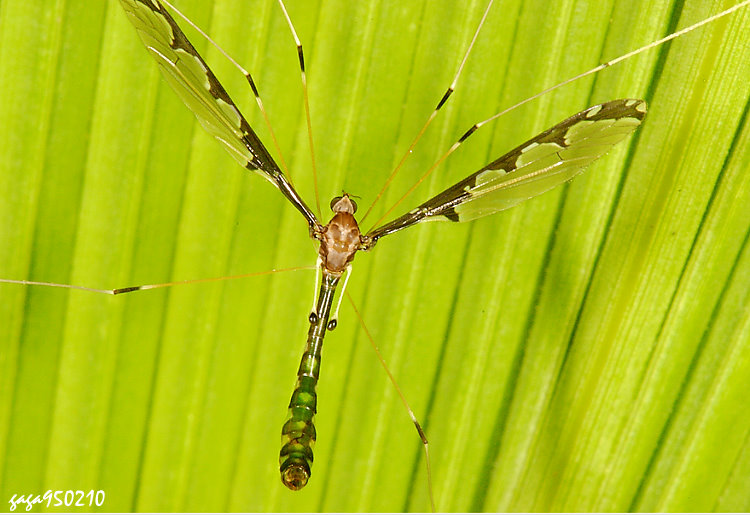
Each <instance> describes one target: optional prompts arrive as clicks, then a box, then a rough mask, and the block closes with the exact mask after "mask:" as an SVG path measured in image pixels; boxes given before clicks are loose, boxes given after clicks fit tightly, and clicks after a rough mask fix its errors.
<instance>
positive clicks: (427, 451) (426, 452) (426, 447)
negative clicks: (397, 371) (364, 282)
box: [346, 292, 435, 512]
mask: <svg viewBox="0 0 750 515" xmlns="http://www.w3.org/2000/svg"><path fill="white" fill-rule="evenodd" d="M346 298H347V299H349V303H350V304H351V305H352V309H354V313H355V314H356V315H357V320H359V325H361V326H362V329H363V330H364V332H365V334H366V335H367V339H368V340H369V342H370V345H371V346H372V349H373V350H374V351H375V354H376V355H377V356H378V360H379V361H380V364H381V365H382V366H383V369H384V370H385V373H386V374H388V379H389V380H390V381H391V384H393V387H394V388H395V389H396V393H398V396H399V398H400V399H401V403H402V404H403V405H404V408H405V409H406V412H407V413H408V414H409V418H410V419H411V421H412V423H413V424H414V427H415V428H416V430H417V433H418V434H419V439H420V440H422V445H423V446H424V459H425V464H426V465H427V489H428V491H429V492H430V507H431V508H432V511H433V512H434V511H435V495H434V494H433V492H432V466H431V465H430V444H429V442H428V441H427V435H426V434H425V432H424V430H423V429H422V426H421V425H420V423H419V420H417V416H416V415H414V410H412V409H411V406H409V403H408V402H407V400H406V397H405V396H404V393H403V392H402V391H401V388H400V387H399V386H398V383H397V382H396V379H395V378H394V377H393V374H391V371H390V370H389V369H388V365H387V364H386V363H385V359H383V355H382V354H381V353H380V349H378V346H377V344H376V343H375V339H374V338H373V337H372V334H370V330H369V329H367V326H366V325H365V321H364V319H363V318H362V315H361V314H360V312H359V310H358V309H357V306H356V305H355V304H354V300H353V299H352V296H351V295H349V293H348V292H346Z"/></svg>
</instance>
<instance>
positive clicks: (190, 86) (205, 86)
mask: <svg viewBox="0 0 750 515" xmlns="http://www.w3.org/2000/svg"><path fill="white" fill-rule="evenodd" d="M120 3H121V4H122V6H123V8H124V9H125V12H126V13H127V15H128V19H129V20H130V22H131V23H132V24H133V26H134V27H135V29H136V31H137V32H138V36H139V37H140V38H141V41H142V42H143V44H144V45H145V46H146V49H147V50H148V51H149V53H150V54H151V56H152V57H153V58H154V60H155V61H156V62H157V64H158V65H159V69H160V70H161V71H162V74H163V75H164V77H165V78H166V80H167V82H168V83H169V85H170V86H171V87H172V89H173V90H174V91H175V92H176V93H177V95H178V96H179V97H180V99H182V101H183V102H184V103H185V105H186V106H187V107H188V108H189V109H190V110H191V111H192V112H193V113H194V114H195V116H196V117H197V118H198V121H199V122H200V123H201V125H202V126H203V128H205V129H206V131H208V133H209V134H211V135H212V136H214V137H215V138H216V139H217V140H219V142H221V144H222V145H223V146H224V148H226V149H227V151H228V152H229V153H230V154H231V155H232V157H234V158H235V159H236V160H237V161H238V162H239V163H240V164H241V165H242V166H244V167H245V168H247V169H248V170H252V171H254V172H256V173H258V174H259V175H260V176H261V177H263V178H264V179H267V180H268V181H270V182H271V183H272V184H273V185H274V186H276V187H277V188H279V190H281V192H282V193H283V194H284V196H286V197H287V199H289V201H290V202H292V204H293V205H294V206H295V207H296V208H297V209H298V210H299V211H300V212H301V213H302V214H303V215H304V216H305V218H306V219H307V221H308V223H309V224H310V225H317V223H318V222H317V220H316V218H315V215H313V213H312V212H311V211H310V209H309V208H308V207H307V206H306V205H305V203H304V202H303V201H302V199H301V198H300V197H299V195H298V194H297V192H296V191H295V190H294V188H293V187H292V186H291V184H290V183H289V181H288V180H287V179H286V177H285V176H284V174H283V173H282V172H281V170H279V167H278V166H277V165H276V162H274V160H273V158H272V157H271V155H270V154H269V153H268V150H266V147H265V146H263V143H261V141H260V139H259V138H258V136H257V135H256V134H255V132H254V131H253V129H252V128H250V125H249V124H248V123H247V121H246V120H245V118H244V117H243V116H242V114H241V113H240V111H239V109H237V106H236V105H235V104H234V102H233V101H232V99H231V98H229V95H228V94H227V92H226V90H224V87H223V86H222V85H221V84H220V83H219V81H218V79H217V78H216V76H215V75H214V74H213V72H212V71H211V69H210V68H209V67H208V65H207V64H206V62H205V61H204V60H203V58H202V57H201V56H200V55H199V54H198V51H197V50H196V49H195V48H194V47H193V45H192V44H191V43H190V41H188V39H187V37H186V36H185V34H184V33H183V32H182V30H181V29H180V27H179V26H178V25H177V23H176V22H175V21H174V19H173V18H172V16H171V15H170V14H169V13H168V12H167V10H166V9H165V8H164V6H163V5H162V4H161V3H160V2H159V1H158V0H120Z"/></svg>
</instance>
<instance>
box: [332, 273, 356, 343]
mask: <svg viewBox="0 0 750 515" xmlns="http://www.w3.org/2000/svg"><path fill="white" fill-rule="evenodd" d="M351 272H352V265H351V263H349V265H347V267H346V270H344V285H343V286H342V287H341V292H340V293H339V300H338V301H337V302H336V309H335V310H334V312H333V316H332V317H331V319H330V320H329V322H328V330H329V331H333V330H334V329H336V326H337V325H338V324H339V309H341V300H342V299H343V298H344V293H346V285H347V284H349V277H351V275H352V274H351Z"/></svg>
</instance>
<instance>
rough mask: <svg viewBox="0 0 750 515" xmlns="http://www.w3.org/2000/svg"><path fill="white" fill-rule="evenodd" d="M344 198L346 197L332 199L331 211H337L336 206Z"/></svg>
mask: <svg viewBox="0 0 750 515" xmlns="http://www.w3.org/2000/svg"><path fill="white" fill-rule="evenodd" d="M342 198H344V197H333V199H331V211H336V207H335V206H336V204H338V202H339V200H341V199H342Z"/></svg>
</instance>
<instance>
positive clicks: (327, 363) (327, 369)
mask: <svg viewBox="0 0 750 515" xmlns="http://www.w3.org/2000/svg"><path fill="white" fill-rule="evenodd" d="M141 57H142V56H141ZM214 180H216V179H215V178H214ZM446 184H449V183H446ZM266 191H267V190H266ZM295 214H296V213H295ZM381 250H382V249H381V248H379V249H378V251H381ZM374 255H375V254H373V256H374ZM359 259H362V258H359ZM127 283H128V282H127V281H126V282H125V284H127ZM352 287H354V285H352ZM171 295H172V294H171V293H170V296H171ZM209 304H210V303H209ZM297 316H299V313H297ZM266 325H269V324H266ZM270 329H271V328H270V327H269V328H268V329H267V330H270ZM341 329H343V328H340V329H339V330H341ZM261 339H263V338H261ZM294 352H295V353H296V349H294ZM328 356H330V354H329V355H328ZM328 356H327V357H326V362H325V365H324V368H325V370H326V372H325V375H326V376H328V374H334V371H333V369H332V365H330V363H331V362H330V361H329V359H332V358H329V357H328ZM278 374H279V375H282V374H281V373H280V372H279V373H278ZM287 394H288V393H287V392H285V393H284V395H287ZM272 425H275V423H274V424H272ZM433 427H434V426H433ZM277 430H278V428H275V431H277ZM256 443H257V442H256ZM318 465H319V464H318V463H316V467H317V466H318ZM316 473H317V472H316Z"/></svg>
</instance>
